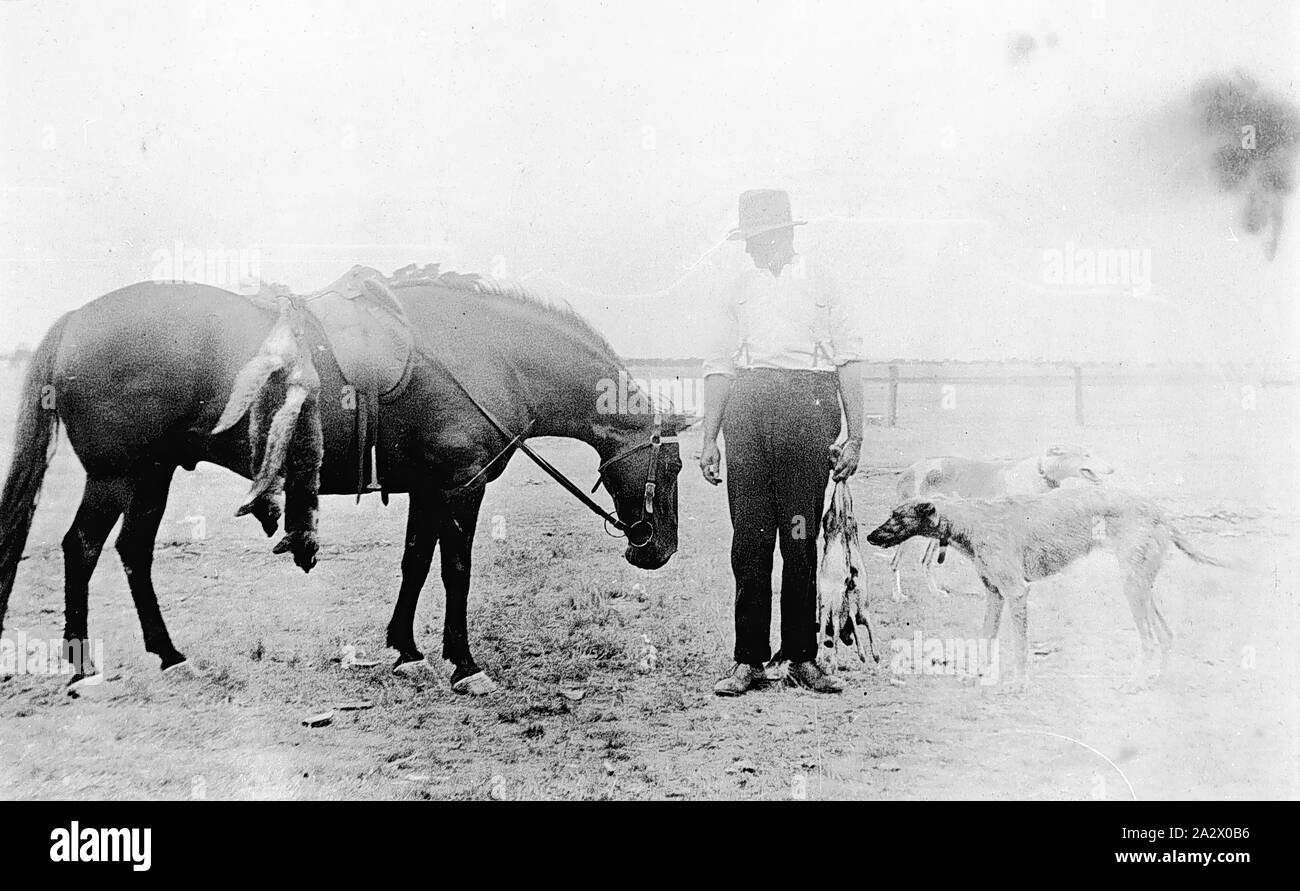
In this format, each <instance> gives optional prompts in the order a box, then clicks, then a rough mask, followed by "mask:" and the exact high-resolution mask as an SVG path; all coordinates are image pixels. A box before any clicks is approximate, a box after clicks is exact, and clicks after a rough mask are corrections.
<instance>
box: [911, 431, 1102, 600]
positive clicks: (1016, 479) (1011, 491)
mask: <svg viewBox="0 0 1300 891" xmlns="http://www.w3.org/2000/svg"><path fill="white" fill-rule="evenodd" d="M1114 472H1115V468H1113V467H1111V466H1110V465H1109V464H1108V463H1106V462H1105V461H1103V460H1102V459H1101V458H1098V457H1097V456H1095V455H1092V454H1090V453H1089V452H1088V450H1087V449H1084V448H1081V447H1079V446H1070V445H1054V446H1051V447H1050V448H1048V449H1047V451H1045V452H1043V453H1042V454H1041V455H1038V456H1037V457H1029V458H1022V459H1020V460H1009V461H977V460H974V459H971V458H953V457H940V458H922V459H921V460H920V461H917V462H916V463H915V464H912V465H911V466H909V467H908V468H907V469H905V470H904V471H903V472H902V474H901V476H900V477H899V480H898V497H899V499H900V500H901V501H907V500H909V499H916V498H924V497H926V496H927V495H931V494H939V495H955V496H960V497H962V498H1003V497H1005V496H1007V495H1035V494H1039V493H1042V492H1050V491H1051V490H1053V489H1055V488H1057V487H1059V486H1060V485H1061V484H1062V483H1063V482H1064V481H1066V480H1070V479H1081V480H1085V481H1086V482H1089V483H1093V484H1096V483H1100V482H1101V477H1102V476H1103V475H1106V474H1110V473H1114ZM937 550H938V546H937V545H936V544H935V543H934V542H933V541H930V542H926V547H925V553H923V554H922V555H921V568H922V571H923V572H924V574H925V583H926V586H927V587H928V588H929V590H930V594H931V595H932V596H935V597H937V596H939V595H940V594H942V595H943V596H945V597H946V596H949V595H950V593H951V592H949V591H948V589H947V588H944V587H942V586H940V585H939V584H938V583H937V582H936V581H935V579H934V564H935V562H936V560H935V553H936V551H937ZM902 559H903V549H902V548H901V547H900V548H899V549H898V550H897V551H895V552H894V557H893V559H892V560H891V561H890V563H889V568H890V569H892V570H893V571H894V594H893V598H894V600H895V602H902V601H904V600H906V599H907V596H906V595H905V594H903V574H902V572H901V571H900V570H899V564H900V563H901V562H902ZM937 562H939V563H942V562H943V558H942V557H940V558H939V559H938V561H937Z"/></svg>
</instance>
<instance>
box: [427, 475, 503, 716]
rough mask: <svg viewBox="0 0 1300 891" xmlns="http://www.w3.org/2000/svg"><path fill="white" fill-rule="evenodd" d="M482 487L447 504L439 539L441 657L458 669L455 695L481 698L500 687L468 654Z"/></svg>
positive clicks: (453, 681) (453, 686) (453, 679)
mask: <svg viewBox="0 0 1300 891" xmlns="http://www.w3.org/2000/svg"><path fill="white" fill-rule="evenodd" d="M482 503H483V488H482V487H481V486H480V487H477V488H475V489H472V490H470V491H467V492H466V493H464V494H463V495H462V496H461V497H459V498H457V499H455V500H454V502H453V503H452V504H449V505H448V508H447V510H446V511H445V512H444V514H443V523H442V528H441V531H440V533H439V540H440V541H441V542H442V584H443V587H444V588H445V589H446V591H447V612H446V616H445V618H444V621H443V628H442V657H443V658H444V659H446V660H447V661H449V662H451V663H452V664H453V665H455V666H456V669H455V671H453V672H452V675H451V689H452V690H453V691H454V692H456V693H470V694H473V695H475V696H482V695H484V694H487V693H491V692H492V691H494V690H495V689H496V688H497V685H496V682H495V681H493V680H492V679H491V678H490V677H488V675H487V673H486V672H485V671H483V669H481V668H479V667H478V663H476V662H475V661H474V657H473V656H472V655H471V654H470V651H469V629H468V627H467V617H466V614H467V611H468V608H469V576H470V556H471V553H472V551H473V548H474V529H475V527H476V525H477V524H478V509H479V505H480V504H482Z"/></svg>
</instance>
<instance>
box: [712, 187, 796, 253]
mask: <svg viewBox="0 0 1300 891" xmlns="http://www.w3.org/2000/svg"><path fill="white" fill-rule="evenodd" d="M806 222H808V221H807V220H794V219H791V218H790V194H789V193H788V192H786V191H785V190H784V189H750V190H749V191H747V192H741V193H740V225H739V226H737V227H736V228H735V229H732V230H731V231H730V232H729V233H727V240H728V241H739V240H740V239H742V238H746V239H748V238H753V237H754V236H755V235H762V234H763V233H764V232H771V231H772V230H773V229H788V228H790V227H791V226H802V225H803V224H804V223H806Z"/></svg>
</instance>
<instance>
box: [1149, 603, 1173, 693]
mask: <svg viewBox="0 0 1300 891" xmlns="http://www.w3.org/2000/svg"><path fill="white" fill-rule="evenodd" d="M1151 615H1153V616H1155V620H1156V621H1155V629H1156V637H1157V638H1158V639H1159V641H1160V671H1161V673H1162V674H1163V673H1164V671H1165V669H1166V668H1168V667H1169V656H1170V653H1171V652H1172V651H1173V646H1174V632H1173V630H1172V629H1171V628H1170V627H1169V623H1168V622H1166V621H1165V617H1164V616H1162V615H1161V614H1160V607H1159V606H1157V605H1156V597H1155V593H1154V592H1152V594H1151Z"/></svg>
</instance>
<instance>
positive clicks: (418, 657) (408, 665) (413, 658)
mask: <svg viewBox="0 0 1300 891" xmlns="http://www.w3.org/2000/svg"><path fill="white" fill-rule="evenodd" d="M428 670H429V663H428V662H426V661H424V656H423V655H422V654H420V653H415V654H414V655H409V656H408V655H401V656H398V657H397V661H396V662H394V663H393V674H400V675H403V676H406V677H409V676H410V675H413V674H420V673H423V672H425V671H428Z"/></svg>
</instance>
